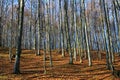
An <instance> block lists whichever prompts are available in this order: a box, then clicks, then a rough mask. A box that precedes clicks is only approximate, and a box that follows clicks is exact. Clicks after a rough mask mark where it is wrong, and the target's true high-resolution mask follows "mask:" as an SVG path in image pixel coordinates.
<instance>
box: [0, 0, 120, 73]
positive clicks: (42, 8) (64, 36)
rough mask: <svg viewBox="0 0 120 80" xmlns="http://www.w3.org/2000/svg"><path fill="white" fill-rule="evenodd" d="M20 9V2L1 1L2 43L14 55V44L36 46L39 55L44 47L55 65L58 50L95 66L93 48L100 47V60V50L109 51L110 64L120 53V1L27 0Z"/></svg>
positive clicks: (12, 0)
mask: <svg viewBox="0 0 120 80" xmlns="http://www.w3.org/2000/svg"><path fill="white" fill-rule="evenodd" d="M23 2H24V1H23ZM20 8H21V5H20V2H19V1H18V4H17V2H16V0H1V1H0V46H2V47H9V51H10V52H9V53H10V57H11V50H12V48H13V47H14V48H17V50H19V49H21V48H22V49H35V54H37V55H39V54H40V49H44V51H45V53H46V54H47V53H49V54H50V62H51V66H52V56H51V52H52V50H56V49H58V52H59V53H61V54H62V56H63V57H65V52H67V53H68V54H69V55H70V61H69V63H71V64H72V63H73V58H75V60H77V58H78V57H77V56H78V55H80V57H79V59H80V62H82V57H83V56H84V57H85V58H88V61H89V66H91V65H92V56H94V55H91V53H90V51H91V50H97V51H98V57H99V59H102V57H101V53H100V51H106V54H107V55H106V60H107V63H108V67H109V64H110V65H112V62H114V53H116V52H117V53H120V51H119V48H120V41H119V40H120V23H119V21H120V18H119V17H120V2H119V1H118V0H109V1H107V0H106V1H105V0H81V1H79V0H26V1H25V4H24V14H23V13H22V12H21V11H19V10H20ZM23 16H24V21H23V23H22V20H23V19H22V17H23ZM20 23H21V24H20ZM22 25H23V28H22ZM20 27H21V28H20ZM19 32H21V33H20V34H23V36H22V38H20V40H19V41H22V42H21V45H19V42H17V40H18V39H17V37H20V36H21V35H19V34H18V33H19ZM20 46H21V48H20ZM16 55H17V56H19V51H18V52H17V54H16ZM10 59H11V58H10ZM15 72H16V71H15ZM18 72H19V71H18Z"/></svg>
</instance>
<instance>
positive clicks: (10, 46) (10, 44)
mask: <svg viewBox="0 0 120 80" xmlns="http://www.w3.org/2000/svg"><path fill="white" fill-rule="evenodd" d="M13 2H14V0H12V11H11V14H12V18H11V25H10V40H9V59H10V62H12V36H13V35H12V27H13Z"/></svg>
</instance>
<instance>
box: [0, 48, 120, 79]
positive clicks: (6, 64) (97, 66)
mask: <svg viewBox="0 0 120 80" xmlns="http://www.w3.org/2000/svg"><path fill="white" fill-rule="evenodd" d="M13 53H15V50H13ZM91 53H92V55H94V56H93V57H92V58H93V60H92V62H93V64H92V65H93V66H92V67H88V60H87V59H83V63H79V57H78V60H77V61H74V64H73V65H70V64H69V55H68V54H66V55H65V57H64V58H63V57H62V56H61V54H60V53H58V51H57V50H56V51H52V60H53V67H52V68H50V65H49V55H48V54H47V74H44V68H43V51H41V55H40V56H36V55H35V51H33V50H22V54H21V62H20V70H21V74H19V75H16V74H13V68H14V62H15V60H12V63H11V62H10V61H9V57H8V56H9V55H8V49H6V48H0V80H120V79H119V78H116V77H114V76H113V75H112V73H111V71H109V70H107V68H106V59H105V52H102V51H101V54H102V60H98V58H97V53H96V51H91ZM114 66H115V69H117V70H119V69H120V57H118V56H117V55H116V56H115V63H114Z"/></svg>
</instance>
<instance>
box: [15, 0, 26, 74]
mask: <svg viewBox="0 0 120 80" xmlns="http://www.w3.org/2000/svg"><path fill="white" fill-rule="evenodd" d="M19 3H20V8H19V9H20V11H19V12H20V13H19V30H18V31H19V32H18V33H19V34H18V45H17V51H16V57H15V64H14V73H15V74H19V73H20V55H21V41H22V29H23V19H24V0H20V2H19Z"/></svg>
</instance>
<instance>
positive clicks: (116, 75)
mask: <svg viewBox="0 0 120 80" xmlns="http://www.w3.org/2000/svg"><path fill="white" fill-rule="evenodd" d="M112 75H114V76H115V77H117V78H120V70H113V72H112Z"/></svg>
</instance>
